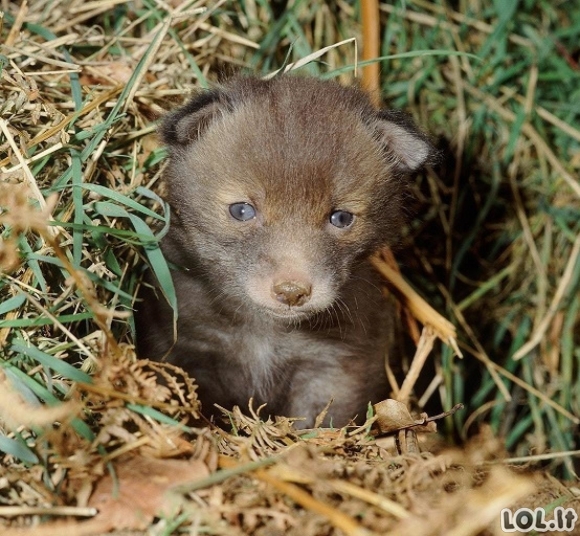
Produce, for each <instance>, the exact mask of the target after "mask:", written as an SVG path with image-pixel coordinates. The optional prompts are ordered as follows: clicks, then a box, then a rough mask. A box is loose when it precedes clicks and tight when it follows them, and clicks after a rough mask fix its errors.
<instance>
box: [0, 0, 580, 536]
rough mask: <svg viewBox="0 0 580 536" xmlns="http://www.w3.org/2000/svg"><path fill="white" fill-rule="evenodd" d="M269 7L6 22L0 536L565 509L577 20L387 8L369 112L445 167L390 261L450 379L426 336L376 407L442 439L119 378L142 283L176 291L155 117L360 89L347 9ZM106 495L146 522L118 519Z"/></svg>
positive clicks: (453, 526)
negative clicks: (326, 80) (153, 276)
mask: <svg viewBox="0 0 580 536" xmlns="http://www.w3.org/2000/svg"><path fill="white" fill-rule="evenodd" d="M283 4H284V3H283V2H272V3H268V2H263V1H261V0H247V1H245V2H232V1H230V0H220V1H217V2H215V1H214V2H211V1H209V0H193V1H185V2H181V1H180V2H177V1H174V0H167V1H166V2H160V1H156V0H155V1H154V0H134V1H129V0H99V1H95V2H84V1H82V0H51V1H48V0H35V1H34V2H26V1H23V2H22V3H20V5H16V3H12V2H8V1H7V0H3V1H2V3H1V6H2V11H3V17H2V18H1V19H0V43H2V44H1V45H0V232H1V241H0V384H1V389H0V390H1V391H2V395H1V396H0V454H1V458H2V464H0V526H2V530H3V533H5V534H34V535H35V536H37V535H40V534H58V535H59V536H60V535H61V534H63V533H65V532H66V534H71V535H72V534H99V533H103V532H105V531H109V530H113V529H116V530H119V531H120V530H127V531H133V532H135V531H136V532H137V533H147V534H173V533H175V534H178V533H180V532H184V533H193V534H196V533H199V532H211V533H214V534H224V535H228V536H229V535H232V534H252V535H256V536H263V535H266V534H300V535H301V536H302V535H310V534H313V535H314V534H339V533H343V534H344V533H346V534H401V533H403V532H405V533H406V532H412V533H416V534H425V535H430V534H433V535H435V534H453V535H464V534H465V535H467V534H491V535H493V534H501V533H502V532H501V529H500V526H499V512H500V511H501V509H502V508H504V507H512V508H514V509H515V508H517V507H527V508H532V509H533V508H536V507H543V508H545V509H547V511H549V512H551V511H553V509H554V508H555V507H556V506H564V507H569V508H575V509H576V510H577V511H578V510H580V499H579V495H580V494H579V493H578V487H577V484H574V483H566V482H565V481H563V482H559V481H558V480H556V479H555V478H554V476H551V475H556V476H558V477H559V478H565V479H567V480H570V479H575V478H577V472H578V467H579V465H578V460H579V459H580V451H579V450H578V449H580V444H579V443H578V437H579V436H578V423H579V422H580V367H579V363H580V294H579V292H578V289H579V287H580V260H579V256H580V252H579V250H580V238H579V236H580V186H579V184H580V183H579V181H578V173H579V171H580V129H579V126H578V125H580V120H579V118H580V108H579V107H578V105H577V104H576V103H577V102H578V97H580V93H579V91H580V90H579V89H578V88H580V83H579V82H580V67H579V65H578V58H577V54H578V48H577V43H578V39H580V8H579V7H578V6H575V5H572V4H567V5H566V6H564V5H547V4H538V3H535V2H525V1H522V2H520V3H519V4H517V3H515V2H513V3H509V2H507V3H498V2H491V1H487V0H482V1H481V2H476V3H473V2H472V3H467V2H459V3H454V4H451V3H447V2H443V1H440V2H427V1H425V0H407V1H406V2H394V3H386V2H384V3H380V12H381V18H380V23H381V35H382V39H381V47H382V48H381V52H380V54H381V55H382V59H381V60H380V62H379V65H380V68H381V82H382V88H381V89H382V95H383V98H384V101H385V102H386V104H387V105H389V106H392V107H400V108H404V109H406V110H407V111H409V112H410V113H412V114H413V115H414V116H415V118H416V119H417V121H418V122H419V123H421V124H422V125H424V127H425V128H426V129H427V130H429V131H430V132H432V133H433V136H434V138H435V139H436V141H437V142H438V145H439V146H440V148H441V149H442V150H443V152H444V154H445V155H446V157H445V160H444V162H443V163H442V165H441V166H439V167H438V168H436V169H433V170H429V171H428V172H427V173H425V174H424V175H422V176H420V177H418V178H417V180H416V181H415V182H414V183H413V184H411V185H410V190H411V192H412V194H413V195H412V196H410V199H409V205H410V207H409V208H410V212H411V213H412V214H411V217H410V222H409V226H408V228H407V229H406V231H405V237H404V240H403V243H402V244H401V248H400V250H399V251H398V252H397V259H398V260H399V262H400V263H401V265H402V267H403V268H402V271H403V273H404V276H405V277H406V278H407V279H408V280H409V281H410V284H411V286H412V287H414V289H415V291H418V292H419V294H421V295H422V296H423V297H424V298H425V299H426V300H427V302H429V303H430V304H431V305H432V306H433V308H434V309H435V310H437V311H438V313H437V315H439V316H435V318H436V319H439V320H438V321H440V315H443V316H445V317H446V318H448V319H449V320H450V321H451V322H452V324H454V325H455V328H456V329H457V339H458V340H457V342H458V346H459V348H460V350H461V353H463V355H464V359H463V360H458V359H457V358H456V357H455V356H454V350H453V348H450V347H448V346H446V345H441V346H438V345H437V344H436V343H434V337H432V336H431V335H430V334H429V331H428V330H427V331H425V333H424V336H423V338H422V339H421V341H422V342H421V345H420V347H419V348H418V349H417V352H416V354H415V361H413V360H412V357H413V355H414V354H413V352H412V351H411V352H410V354H409V356H408V359H404V362H403V368H405V370H406V371H408V372H409V375H408V377H407V380H406V381H405V383H403V385H402V386H398V385H396V384H395V383H394V384H393V390H394V392H395V395H394V396H395V397H396V398H398V399H399V400H404V401H407V400H408V399H409V398H413V399H414V400H416V401H417V407H418V409H419V410H421V411H428V412H429V413H437V412H439V411H451V410H452V408H454V407H455V406H456V404H457V403H463V404H464V405H465V410H464V411H456V412H454V413H453V414H452V416H450V417H448V418H446V419H445V421H443V424H442V425H440V437H439V439H437V440H433V437H434V434H424V433H420V432H417V433H416V434H417V436H418V439H417V436H416V435H415V432H413V431H412V430H416V429H417V423H415V424H409V423H408V422H406V424H405V425H404V426H403V425H401V429H400V430H399V431H398V433H397V434H396V435H397V438H398V439H399V450H397V448H396V446H395V443H394V440H393V437H390V436H389V437H380V435H381V434H380V432H377V428H376V423H374V421H375V420H376V417H370V419H369V421H368V422H367V424H366V425H365V426H363V427H361V428H358V429H352V428H345V429H343V430H324V429H316V430H312V431H308V432H307V433H302V434H298V433H296V432H295V431H294V430H293V428H292V426H291V422H290V421H289V420H287V419H278V420H276V421H275V422H274V421H271V420H267V421H264V420H262V419H260V417H259V410H256V411H253V410H252V409H251V408H250V410H248V411H247V412H246V413H248V415H244V414H243V413H242V412H240V411H234V412H231V413H229V414H227V415H226V420H227V421H228V422H229V423H230V425H231V430H230V431H229V432H226V431H224V430H220V429H215V428H213V427H207V426H200V421H199V420H197V416H198V411H199V408H198V404H197V399H196V396H195V384H194V383H193V382H192V380H191V379H190V378H188V377H187V376H186V375H184V374H183V373H182V372H181V371H179V370H177V369H175V368H172V367H165V366H161V365H159V364H155V363H149V362H144V361H138V360H136V358H135V355H134V351H133V347H132V333H133V327H132V319H131V314H130V313H131V309H132V304H133V300H134V296H135V291H136V288H137V286H138V284H139V280H140V276H141V273H142V271H143V269H144V266H145V265H146V264H149V265H151V266H152V267H153V269H154V270H155V271H156V273H157V274H158V276H159V277H160V279H161V280H162V281H164V282H165V287H166V288H165V289H166V291H167V293H168V295H169V296H170V297H171V292H172V288H171V284H170V280H168V278H167V274H168V271H167V265H166V264H165V261H164V259H163V258H162V256H161V255H160V253H159V250H158V249H157V248H156V242H157V239H158V236H159V233H160V232H161V233H162V232H164V228H165V226H166V224H167V214H168V207H167V206H166V205H165V203H164V202H163V199H162V195H161V194H162V185H161V184H160V180H159V178H160V176H161V170H162V167H163V159H164V156H165V152H164V150H163V148H161V147H160V146H159V144H158V141H157V139H156V137H155V119H156V118H158V117H159V116H160V114H162V113H163V112H164V111H167V110H170V109H172V108H173V107H174V106H176V105H177V104H179V103H181V102H182V101H183V100H184V98H185V97H186V95H187V94H188V93H189V92H190V91H191V90H192V89H193V88H198V87H208V86H209V85H211V84H212V83H214V82H215V81H217V80H219V79H220V78H222V77H224V76H227V75H228V74H231V73H232V72H235V71H238V70H247V71H252V72H258V73H261V74H263V75H264V76H267V75H270V74H271V73H272V72H274V71H276V70H278V69H283V68H286V67H287V66H288V65H289V64H293V66H294V67H298V68H299V69H300V70H301V72H305V73H308V74H312V75H316V76H322V77H337V78H338V79H339V80H340V81H342V82H344V83H351V82H353V81H355V76H356V73H357V71H356V64H357V58H356V56H357V53H358V48H357V46H356V45H355V44H356V42H357V41H355V40H354V39H359V38H360V33H359V30H360V28H359V24H358V22H357V17H358V15H359V5H358V3H357V2H346V1H344V0H336V1H333V2H330V3H328V2H321V1H315V0H309V1H303V2H300V1H289V2H288V3H287V5H286V6H285V7H286V8H285V9H283V7H284V5H283ZM467 4H469V5H467ZM516 6H519V7H517V9H516ZM446 330H447V331H446ZM440 332H441V333H442V337H441V338H442V339H444V340H447V341H448V340H449V336H450V334H453V329H452V326H450V325H449V324H448V323H447V321H444V322H441V325H440ZM415 335H417V338H418V333H416V334H415ZM425 358H427V364H426V366H425V369H423V364H424V361H425ZM419 369H423V374H422V376H421V377H419V376H420V375H418V374H417V371H418V370H419ZM393 382H395V380H394V379H393ZM411 395H412V396H411ZM379 417H380V415H379ZM415 420H416V421H417V422H422V423H423V424H426V421H425V420H424V419H423V421H421V418H419V419H415ZM431 424H432V423H431ZM409 427H410V428H409ZM426 428H428V427H426ZM443 439H444V440H445V441H446V442H447V444H450V443H452V442H453V441H454V440H461V441H462V442H464V445H463V447H462V448H461V449H460V448H458V447H455V448H452V449H450V448H444V447H443V446H442V440H443ZM401 441H403V445H406V446H407V450H406V451H403V452H401ZM417 445H420V446H421V450H422V451H423V452H422V453H416V452H414V450H415V448H416V446H417ZM176 458H179V459H176ZM152 459H155V462H153V461H151V460H152ZM174 462H182V463H183V464H187V463H189V465H187V466H186V465H179V464H177V465H176V464H175V463H174ZM512 466H517V467H520V469H519V470H515V471H514V470H513V469H508V467H512ZM538 467H540V468H544V469H546V472H545V473H542V472H535V473H534V474H533V475H532V476H530V474H529V469H531V468H536V469H537V468H538ZM148 471H149V472H148ZM176 472H180V473H181V472H182V476H183V478H182V479H181V480H179V482H178V481H177V480H176V479H175V478H173V475H175V473H176ZM152 474H154V475H155V479H153V480H155V482H154V483H153V484H151V482H150V481H151V480H152V479H151V478H149V477H150V476H151V475H152ZM115 482H116V483H120V485H121V486H122V489H123V490H124V491H127V492H128V493H129V495H130V496H138V495H142V497H140V498H141V499H142V500H141V501H138V502H135V503H133V502H131V501H127V500H126V496H124V497H125V499H124V500H121V501H120V502H117V503H115V502H109V501H108V499H107V497H108V496H109V495H110V492H111V490H114V489H115V486H116V484H115ZM150 484H151V485H150ZM95 490H97V491H98V493H95ZM97 507H98V508H99V509H100V510H101V512H100V513H98V514H97V513H96V508H97ZM136 514H137V515H136ZM46 516H49V517H50V522H48V523H44V524H41V523H40V521H41V520H44V519H45V517H46ZM74 516H79V517H82V516H87V517H89V518H90V519H89V520H87V521H84V522H79V521H74V520H73V519H74ZM59 519H67V520H68V521H66V524H63V523H64V522H63V521H58V520H59ZM111 519H115V520H116V521H115V523H114V524H111V521H110V520H111ZM31 526H33V527H34V528H29V527H31Z"/></svg>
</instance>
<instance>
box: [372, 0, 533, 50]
mask: <svg viewBox="0 0 580 536" xmlns="http://www.w3.org/2000/svg"><path fill="white" fill-rule="evenodd" d="M412 3H413V4H416V5H417V6H419V7H421V8H423V9H425V10H428V11H431V12H434V13H437V14H438V15H444V16H446V17H447V18H449V19H451V20H454V21H456V22H458V23H459V24H462V25H463V24H464V25H466V26H471V27H472V28H475V29H476V30H477V31H479V32H482V33H486V34H491V33H493V31H494V30H495V27H494V26H492V25H491V24H487V23H485V22H483V21H481V20H476V19H472V18H470V17H466V16H465V15H463V14H461V13H458V12H457V11H452V10H451V9H447V8H444V7H440V6H438V5H436V4H434V3H433V2H431V1H422V0H412ZM381 10H382V11H386V12H387V13H394V12H397V13H399V14H400V15H401V16H403V17H404V18H406V19H408V20H410V21H411V22H417V23H419V24H423V25H425V26H430V27H435V26H438V27H440V28H443V29H446V30H449V31H451V30H452V29H453V28H454V25H453V24H452V23H449V22H447V21H445V20H441V18H440V17H433V16H431V15H427V14H425V13H419V12H417V11H411V10H409V9H405V10H402V9H400V8H398V7H395V6H391V5H389V4H387V3H386V2H384V3H382V4H381ZM508 40H509V41H511V42H512V43H514V44H516V45H521V46H524V47H527V48H532V47H533V43H532V41H531V40H529V39H526V38H525V37H522V36H520V35H517V34H510V35H509V36H508Z"/></svg>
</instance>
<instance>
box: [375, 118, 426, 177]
mask: <svg viewBox="0 0 580 536" xmlns="http://www.w3.org/2000/svg"><path fill="white" fill-rule="evenodd" d="M375 117H376V120H375V123H374V125H373V127H374V129H375V136H376V138H377V140H378V141H379V142H380V143H381V145H382V146H383V148H384V151H385V152H386V155H387V158H388V159H389V161H390V163H391V164H392V165H393V166H394V168H395V169H396V170H397V171H399V172H402V173H410V172H413V171H417V170H419V169H420V168H421V167H423V166H424V165H426V164H428V163H429V162H430V161H433V160H435V159H436V155H437V151H436V150H435V148H434V147H433V145H432V144H431V142H430V141H429V139H428V138H427V136H425V134H423V133H422V132H421V131H420V130H419V129H418V128H417V127H416V126H415V124H414V123H413V121H412V120H411V119H410V118H409V117H408V116H407V115H406V114H405V113H404V112H400V111H397V110H380V111H379V112H377V114H376V116H375Z"/></svg>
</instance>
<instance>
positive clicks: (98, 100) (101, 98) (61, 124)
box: [0, 86, 123, 167]
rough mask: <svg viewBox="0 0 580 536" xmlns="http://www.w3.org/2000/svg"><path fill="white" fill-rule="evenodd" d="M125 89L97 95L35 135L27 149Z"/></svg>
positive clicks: (114, 89)
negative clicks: (83, 105) (76, 110)
mask: <svg viewBox="0 0 580 536" xmlns="http://www.w3.org/2000/svg"><path fill="white" fill-rule="evenodd" d="M122 90H123V86H117V87H115V88H113V89H110V90H109V91H107V92H106V93H103V94H102V95H101V96H99V97H97V98H96V99H95V100H94V101H92V102H90V103H89V104H87V105H86V106H85V107H84V108H82V109H81V110H79V111H78V112H74V113H72V114H71V115H69V116H68V117H65V118H64V119H63V120H62V121H60V122H59V123H58V124H56V125H55V126H53V127H50V128H48V129H46V130H45V131H44V132H41V133H40V134H38V135H37V136H35V137H34V138H33V139H32V140H31V141H29V142H28V143H27V145H26V148H27V149H30V148H32V147H34V146H35V145H37V144H39V143H41V142H43V141H44V140H46V139H48V138H50V137H51V136H54V135H55V134H57V133H58V132H60V131H61V130H64V128H65V127H66V126H67V125H68V124H69V123H70V122H72V121H74V120H75V119H77V118H79V117H81V116H83V115H85V114H87V113H89V112H92V111H93V110H94V109H95V108H97V107H99V106H100V105H101V104H103V103H105V102H107V101H108V100H110V99H111V98H112V97H114V96H115V95H117V94H118V93H120V92H121V91H122ZM2 121H3V120H2V119H0V126H1V124H2ZM16 156H18V153H16ZM23 161H24V162H26V160H20V162H21V165H22V162H23ZM9 163H10V158H5V159H4V160H1V161H0V167H2V166H5V165H6V164H9Z"/></svg>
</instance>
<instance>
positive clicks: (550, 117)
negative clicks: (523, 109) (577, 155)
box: [501, 86, 580, 141]
mask: <svg viewBox="0 0 580 536" xmlns="http://www.w3.org/2000/svg"><path fill="white" fill-rule="evenodd" d="M501 91H502V93H503V94H504V95H506V96H508V97H511V98H514V99H516V100H517V101H518V102H519V103H520V104H525V102H526V99H525V98H524V97H522V96H521V95H518V94H517V93H514V92H513V91H511V88H507V87H505V86H502V87H501ZM534 111H535V112H536V113H537V114H538V115H539V116H540V117H541V118H542V119H543V120H544V121H547V122H548V123H550V124H551V125H553V126H555V127H556V128H559V129H560V130H561V131H562V132H564V134H567V135H568V136H570V137H571V138H574V139H575V140H576V141H580V130H578V129H576V128H574V127H573V126H572V125H569V124H568V123H566V122H564V121H562V120H561V119H560V118H559V117H556V116H555V115H554V114H553V113H552V112H549V111H548V110H546V109H545V108H542V107H541V106H540V105H538V104H535V105H534Z"/></svg>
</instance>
